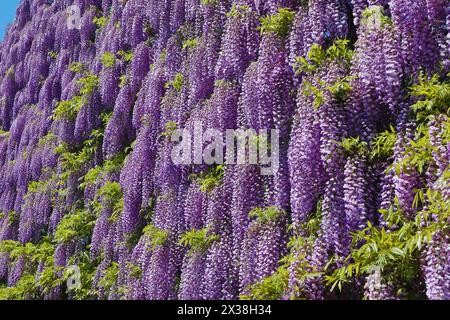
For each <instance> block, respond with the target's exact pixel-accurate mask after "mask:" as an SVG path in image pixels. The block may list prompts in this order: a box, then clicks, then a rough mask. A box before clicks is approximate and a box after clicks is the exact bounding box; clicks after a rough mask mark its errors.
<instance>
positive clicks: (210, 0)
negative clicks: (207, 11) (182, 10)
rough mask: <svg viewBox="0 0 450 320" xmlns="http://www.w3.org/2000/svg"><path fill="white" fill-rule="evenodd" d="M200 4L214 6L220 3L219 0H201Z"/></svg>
mask: <svg viewBox="0 0 450 320" xmlns="http://www.w3.org/2000/svg"><path fill="white" fill-rule="evenodd" d="M201 3H202V4H203V5H205V6H215V5H218V4H219V3H220V0H201Z"/></svg>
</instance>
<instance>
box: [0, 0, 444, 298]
mask: <svg viewBox="0 0 450 320" xmlns="http://www.w3.org/2000/svg"><path fill="white" fill-rule="evenodd" d="M71 5H75V6H77V8H78V9H79V13H80V17H79V21H78V20H77V19H78V17H76V16H70V17H69V19H74V20H70V21H68V20H67V19H68V16H67V12H66V10H67V8H68V7H69V6H71ZM449 21H450V11H449V8H448V3H447V1H446V0H351V1H350V0H348V1H345V0H309V1H293V0H267V1H259V0H227V1H216V0H209V1H204V0H202V1H200V0H164V1H160V0H149V1H146V0H128V1H121V0H54V1H44V0H22V1H21V3H20V5H19V7H18V9H17V17H16V19H15V21H14V22H13V23H12V24H11V26H9V28H8V30H7V33H6V36H5V39H4V40H3V41H2V42H1V43H0V291H1V290H3V288H2V284H3V283H4V284H5V285H6V286H7V287H13V286H19V285H21V280H23V279H25V280H28V279H30V278H33V279H35V281H36V282H37V285H36V288H38V291H39V292H38V293H36V292H33V294H34V295H36V294H37V295H38V296H39V297H43V298H46V299H59V298H63V297H68V298H70V299H72V298H79V299H91V298H98V299H121V298H126V299H236V298H238V297H240V296H241V295H244V296H247V295H249V296H252V295H253V294H254V293H255V290H256V289H255V288H258V286H259V285H263V286H264V285H267V282H268V283H269V284H270V283H271V281H275V280H274V279H279V278H280V277H281V278H282V279H283V280H282V281H281V282H282V283H283V284H284V285H285V288H283V289H282V291H283V292H282V293H281V294H280V295H278V296H277V298H285V297H289V298H309V299H323V298H328V297H330V296H331V297H335V296H334V295H336V294H335V293H333V294H331V295H330V294H329V293H328V290H327V288H326V285H327V283H326V277H324V276H323V275H324V274H327V273H328V274H329V273H330V272H332V271H333V270H336V269H338V268H341V267H345V266H346V265H347V264H348V263H350V262H349V260H348V259H347V260H346V259H345V258H346V257H347V256H348V255H349V254H350V251H351V250H352V246H355V244H354V243H352V241H351V240H352V234H353V233H354V232H358V231H361V230H364V228H365V227H366V226H367V224H368V222H370V224H371V225H375V226H377V227H385V228H386V229H387V228H391V229H390V230H389V231H391V232H393V231H395V230H396V228H397V227H398V226H397V225H392V223H389V221H388V220H389V218H390V217H386V216H384V215H381V214H380V213H379V212H378V210H379V209H382V211H383V212H390V213H391V214H394V213H398V212H400V213H401V214H402V215H403V218H405V219H410V220H412V219H413V218H414V215H415V214H416V213H417V212H418V211H419V210H422V209H423V210H425V209H427V204H424V203H422V202H423V201H425V200H423V201H418V200H417V199H418V198H420V197H419V196H418V193H417V192H418V190H421V189H422V188H424V187H427V188H430V189H432V190H435V191H436V192H438V193H439V195H442V198H443V199H444V201H447V202H448V201H450V191H449V188H448V185H447V184H446V183H447V182H448V181H447V180H446V177H447V174H448V166H449V159H450V152H449V149H450V145H449V144H448V143H447V142H446V141H448V118H447V116H446V115H445V113H444V112H442V110H439V112H435V113H432V112H431V111H430V110H431V109H433V108H434V107H435V104H428V105H427V107H428V109H430V110H428V109H427V112H430V113H431V115H430V114H426V117H424V119H426V121H428V122H427V131H426V133H423V132H422V135H418V134H417V132H418V130H420V129H421V128H423V126H422V125H421V123H420V121H422V120H423V119H421V118H419V119H413V118H414V117H412V114H413V113H414V112H417V108H418V107H417V105H416V107H415V108H414V107H413V108H411V106H414V105H415V103H417V101H418V100H420V97H422V96H427V94H428V93H427V92H425V91H426V90H425V91H421V92H420V94H419V95H416V97H412V96H411V95H409V90H410V87H411V86H412V85H414V84H416V83H417V82H420V81H422V80H421V79H423V77H429V76H431V75H432V74H434V73H438V75H439V76H440V78H443V79H446V77H447V73H446V72H448V71H449V67H450V62H449V61H450V60H449V55H450V54H449V53H450V51H449V50H450V49H449V48H450V43H449V39H450V35H449ZM70 26H72V27H70ZM424 92H425V93H424ZM444 93H445V92H444ZM417 96H419V98H418V97H417ZM442 96H444V97H445V95H444V94H442ZM443 103H444V104H445V103H447V101H444V102H443ZM419 107H420V105H419ZM419 109H420V108H419ZM425 109H426V108H425ZM419 111H420V110H419ZM432 111H433V110H432ZM423 121H425V120H423ZM417 122H419V123H417ZM199 123H200V124H201V125H202V127H201V129H198V127H197V125H198V124H199ZM422 124H423V123H422ZM390 127H392V129H391V128H390ZM184 128H185V129H186V132H189V133H191V134H194V133H196V134H198V133H200V134H204V133H205V131H206V130H207V129H219V130H221V131H223V132H224V133H225V130H227V129H237V128H241V129H254V130H257V131H258V130H270V129H277V130H278V133H279V142H280V144H279V148H278V151H279V161H278V162H277V165H276V168H275V171H274V172H273V175H264V174H262V171H261V168H260V167H259V166H258V165H254V164H252V165H219V164H205V163H203V164H192V165H187V164H186V165H178V164H175V163H174V162H173V160H172V150H173V148H174V146H175V142H173V141H172V140H171V137H172V133H173V132H174V131H175V130H176V129H184ZM389 130H391V131H389ZM198 131H200V132H198ZM424 132H425V131H424ZM390 133H392V134H390ZM415 133H416V134H415ZM418 136H419V137H425V138H427V139H429V141H430V145H431V147H430V149H427V150H428V151H429V152H427V153H426V156H427V157H428V158H427V159H428V162H427V164H426V165H423V167H424V168H425V169H424V172H422V170H418V169H417V166H413V165H410V164H406V165H405V162H407V161H411V160H410V159H411V153H414V152H415V151H417V149H418V146H420V143H415V142H414V141H413V140H414V139H416V138H417V137H418ZM392 137H394V138H393V140H394V141H390V140H389V139H390V138H392ZM425 138H424V139H425ZM446 139H447V140H446ZM203 144H206V143H205V142H203ZM386 145H388V147H386ZM202 146H203V147H204V145H202ZM272 147H273V148H272ZM275 147H276V146H270V148H269V149H271V151H275V150H277V149H276V148H275ZM385 149H389V150H388V151H386V150H385ZM374 150H375V151H374ZM430 150H431V151H430ZM423 157H425V156H423ZM430 159H431V160H430ZM429 162H430V163H431V164H430V163H429ZM421 169H422V168H421ZM427 197H430V198H431V196H429V195H427ZM419 200H420V199H419ZM430 203H431V202H430ZM430 203H429V204H430ZM393 208H394V209H393ZM391 211H392V212H391ZM435 220H438V218H437V217H436V215H435V216H433V217H432V219H431V221H435ZM427 223H431V222H430V221H426V222H423V224H424V225H425V224H427ZM446 230H448V229H446ZM290 237H292V239H295V240H296V241H297V242H296V241H291V242H289V241H288V240H289V238H290ZM300 240H302V241H300ZM303 240H304V241H303ZM293 243H294V244H296V243H297V244H299V243H300V245H293ZM360 245H363V241H359V242H358V243H357V244H356V246H360ZM449 254H450V253H449V239H448V235H447V234H443V233H442V232H441V233H436V234H434V235H433V237H432V241H429V242H428V243H426V244H424V246H423V249H422V250H421V252H420V263H421V270H422V275H421V279H420V284H421V285H423V287H424V288H425V289H424V290H423V291H424V294H426V295H427V296H428V298H430V299H450V296H449V291H450V279H449V274H450V270H449V268H450V260H449V259H450V258H449ZM31 256H32V257H31ZM72 265H77V266H79V267H80V268H83V270H82V272H86V273H89V275H90V277H89V281H87V282H86V281H85V282H83V283H82V286H83V288H84V289H87V290H80V291H79V292H78V291H77V292H73V291H70V290H66V287H65V286H64V285H63V284H61V283H58V284H57V285H54V286H52V287H47V286H48V283H57V281H49V278H50V280H51V279H53V278H52V276H53V277H56V278H61V277H62V276H63V275H67V272H69V271H70V269H69V267H70V266H72ZM280 270H281V271H280ZM372 271H373V270H372ZM372 271H371V272H370V273H369V274H368V275H367V274H366V276H365V277H360V278H358V279H357V281H356V284H352V285H351V286H349V287H348V288H345V289H344V291H345V290H348V291H347V292H346V294H348V296H351V297H355V296H357V295H358V294H361V292H363V291H364V295H365V296H366V297H367V298H369V299H394V298H398V294H397V292H396V290H395V289H396V288H397V287H396V286H398V285H399V284H398V283H394V282H395V281H391V280H392V279H391V278H389V282H386V281H388V280H387V278H385V277H384V274H382V273H380V272H379V271H377V270H375V271H373V272H372ZM308 273H310V274H313V276H309V277H305V278H303V277H304V276H305V275H306V274H308ZM271 277H274V278H271ZM256 291H257V290H256ZM263 291H264V290H263ZM1 292H3V291H1ZM27 297H28V296H27ZM265 298H267V297H265ZM270 298H273V297H270Z"/></svg>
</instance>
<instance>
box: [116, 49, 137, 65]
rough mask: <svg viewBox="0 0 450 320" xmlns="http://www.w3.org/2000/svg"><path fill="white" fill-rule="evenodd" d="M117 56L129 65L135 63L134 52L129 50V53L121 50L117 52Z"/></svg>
mask: <svg viewBox="0 0 450 320" xmlns="http://www.w3.org/2000/svg"><path fill="white" fill-rule="evenodd" d="M117 54H118V55H119V56H120V57H121V58H122V59H123V61H125V62H127V63H128V62H131V61H133V51H132V50H129V51H123V50H119V51H118V52H117Z"/></svg>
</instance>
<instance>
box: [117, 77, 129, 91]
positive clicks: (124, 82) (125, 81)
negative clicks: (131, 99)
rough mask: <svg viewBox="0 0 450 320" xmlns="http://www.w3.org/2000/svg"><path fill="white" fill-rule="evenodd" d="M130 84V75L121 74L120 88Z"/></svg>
mask: <svg viewBox="0 0 450 320" xmlns="http://www.w3.org/2000/svg"><path fill="white" fill-rule="evenodd" d="M127 84H128V77H127V75H126V74H123V75H121V76H120V81H119V88H123V87H124V86H125V85H127Z"/></svg>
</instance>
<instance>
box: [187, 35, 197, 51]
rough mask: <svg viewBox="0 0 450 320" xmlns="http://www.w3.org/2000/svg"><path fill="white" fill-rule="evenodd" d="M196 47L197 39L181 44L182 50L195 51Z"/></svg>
mask: <svg viewBox="0 0 450 320" xmlns="http://www.w3.org/2000/svg"><path fill="white" fill-rule="evenodd" d="M197 45H198V39H197V38H193V39H188V40H185V41H184V42H183V50H188V51H192V50H194V49H195V47H196V46H197Z"/></svg>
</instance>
